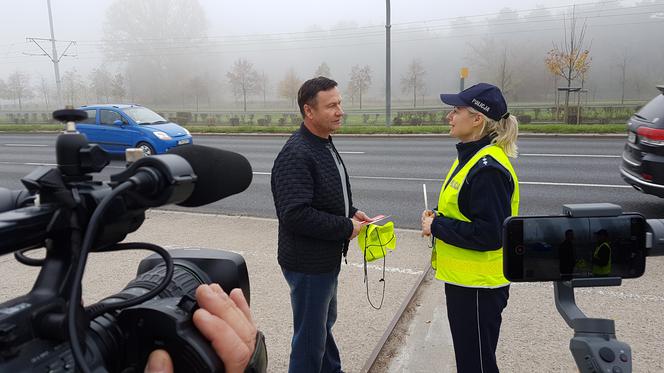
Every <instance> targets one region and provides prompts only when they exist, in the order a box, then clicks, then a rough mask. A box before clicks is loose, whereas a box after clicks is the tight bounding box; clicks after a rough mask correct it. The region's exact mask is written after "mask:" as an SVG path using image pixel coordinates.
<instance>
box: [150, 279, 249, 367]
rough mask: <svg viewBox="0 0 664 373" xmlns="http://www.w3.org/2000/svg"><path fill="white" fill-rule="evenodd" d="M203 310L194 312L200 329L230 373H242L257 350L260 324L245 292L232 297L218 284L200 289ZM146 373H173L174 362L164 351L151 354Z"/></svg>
mask: <svg viewBox="0 0 664 373" xmlns="http://www.w3.org/2000/svg"><path fill="white" fill-rule="evenodd" d="M196 300H197V301H198V305H199V306H200V308H199V309H198V310H196V312H195V313H194V317H193V320H194V324H195V325H196V328H198V330H199V331H200V332H201V334H203V336H205V338H207V339H208V340H209V341H210V344H211V345H212V347H213V348H214V350H215V351H216V352H217V355H218V356H219V358H220V359H221V360H222V361H223V362H224V367H225V369H226V372H227V373H242V372H244V370H245V368H246V367H247V365H248V364H249V361H250V360H251V357H252V355H253V354H254V349H255V347H256V324H255V323H254V320H253V318H252V316H251V310H250V309H249V305H248V304H247V301H246V299H245V298H244V294H242V290H240V289H233V291H231V293H230V296H229V295H227V294H226V293H225V292H224V290H223V289H222V288H221V286H219V285H217V284H212V285H201V286H199V287H198V289H196ZM145 372H146V373H172V372H173V362H172V360H171V358H170V356H169V355H168V353H167V352H166V351H164V350H156V351H153V352H152V353H151V354H150V357H149V358H148V363H147V365H146V367H145Z"/></svg>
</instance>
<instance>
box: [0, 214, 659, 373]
mask: <svg viewBox="0 0 664 373" xmlns="http://www.w3.org/2000/svg"><path fill="white" fill-rule="evenodd" d="M276 236H277V222H276V220H274V219H258V218H248V217H237V216H221V215H212V214H197V213H183V212H172V211H161V210H155V211H149V212H148V213H147V219H146V221H145V223H144V224H143V226H142V227H141V228H140V229H139V230H138V231H137V232H135V233H132V234H130V235H129V237H128V239H127V240H126V241H143V242H151V243H156V244H159V245H162V246H164V247H166V248H167V249H172V248H180V247H207V248H213V249H226V250H230V251H233V252H237V253H239V254H241V255H243V256H244V258H245V260H246V262H247V267H248V269H249V277H250V280H251V299H252V310H253V312H254V316H255V319H256V320H257V322H258V325H259V328H260V329H261V330H263V331H264V332H265V335H266V338H267V345H268V351H269V360H270V362H269V372H285V371H287V365H288V353H289V345H290V337H291V333H292V315H291V310H290V304H289V297H288V287H287V285H286V283H285V281H284V280H283V276H282V274H281V271H280V269H279V266H278V264H277V260H276V253H277V249H276V242H277V240H276ZM429 250H430V249H429V248H428V247H427V245H426V241H425V240H424V239H422V238H421V237H420V234H419V232H417V231H413V230H401V229H398V230H397V250H395V251H394V252H390V253H389V255H388V256H387V259H386V260H387V268H386V292H385V301H384V305H383V307H382V308H381V309H380V310H374V309H373V308H372V307H371V306H370V305H369V303H368V301H367V294H366V288H365V284H364V282H363V268H362V261H361V255H360V252H359V249H358V247H357V244H356V241H354V243H353V244H352V245H351V249H350V251H349V256H348V264H343V265H342V270H341V274H340V276H339V301H338V306H339V318H338V321H337V324H336V326H335V328H334V333H335V338H336V339H337V342H338V345H339V348H340V351H341V355H342V363H343V366H344V370H345V371H347V372H360V371H361V368H362V367H363V366H364V363H365V361H366V359H367V358H368V357H369V355H370V353H371V352H372V350H373V348H374V346H375V345H376V343H377V342H378V341H379V340H380V338H381V336H382V335H383V332H384V330H385V328H386V327H387V325H388V324H389V323H390V321H391V320H392V318H393V316H394V314H395V312H396V310H397V309H398V308H399V307H400V306H401V303H402V302H403V300H404V298H405V296H406V294H407V293H408V292H409V291H410V290H411V288H412V287H413V285H414V284H415V282H416V280H417V279H418V277H419V276H420V275H421V274H422V272H423V270H424V269H425V268H427V266H428V261H429V257H430V251H429ZM146 255H147V254H146V253H144V252H141V251H132V252H122V253H105V254H93V255H91V258H90V260H89V263H88V267H87V269H86V274H85V280H84V287H83V289H84V300H85V302H86V304H90V303H92V302H94V301H96V300H99V299H101V298H103V297H105V296H108V295H111V294H114V293H116V292H118V291H119V290H120V289H122V288H123V287H124V286H125V285H126V283H127V282H129V281H130V280H131V279H133V278H134V275H135V271H136V268H137V265H138V262H139V261H140V260H141V259H142V258H143V257H145V256H146ZM662 268H664V257H659V258H649V259H648V266H647V269H646V274H645V275H644V276H643V277H642V278H640V279H636V280H627V281H625V282H624V285H623V286H621V287H611V288H593V289H581V290H577V302H578V303H579V305H580V306H581V308H582V310H584V311H585V312H586V314H587V315H588V316H590V317H604V318H612V319H615V320H616V332H617V335H618V338H619V339H620V340H622V341H624V342H627V343H629V344H630V345H631V346H632V352H633V359H634V371H635V372H662V371H664V358H662V355H661V351H662V349H663V348H664V317H662V312H661V310H662V309H664V271H662ZM381 273H382V262H381V261H377V262H373V263H370V265H369V278H370V282H369V289H370V296H371V299H372V300H373V301H374V303H375V302H376V301H378V300H380V296H381V290H382V287H381V283H379V282H378V280H379V278H380V274H381ZM36 274H37V269H35V268H30V267H25V266H22V265H20V264H18V263H17V262H15V260H14V259H13V257H12V256H11V255H5V256H3V257H0V276H1V278H2V281H0V295H1V297H2V298H1V300H2V301H4V300H7V299H11V298H12V297H15V296H17V295H20V294H23V293H25V292H27V291H29V290H30V288H31V286H32V284H33V282H34V279H35V276H36ZM431 277H432V276H431V275H430V274H429V275H428V276H427V277H426V278H425V281H424V284H423V286H422V287H421V288H420V291H419V293H418V294H416V299H415V302H414V304H413V305H412V306H411V307H410V308H409V309H408V310H407V313H406V317H405V322H403V323H400V324H398V325H397V327H396V329H395V330H396V332H395V336H394V338H392V339H391V340H390V341H389V342H388V346H387V348H386V350H385V351H384V352H385V353H383V354H381V356H380V359H381V360H380V361H379V362H378V364H377V365H376V366H375V369H374V370H372V372H453V371H454V354H453V347H452V343H451V337H450V336H449V326H448V325H447V316H446V310H445V303H444V296H443V286H442V283H441V282H440V281H437V280H434V279H432V278H431ZM572 334H573V332H572V330H571V329H569V328H568V327H567V325H566V324H565V323H564V322H563V320H562V318H561V317H560V316H559V315H558V313H557V311H556V310H555V306H554V303H553V288H552V286H551V284H550V283H526V284H512V286H511V290H510V299H509V303H508V306H507V308H506V310H505V312H504V313H503V327H502V329H501V338H500V341H499V345H498V352H497V357H498V362H499V366H500V368H501V370H502V371H504V372H532V371H538V372H575V371H576V368H575V365H574V362H573V359H572V357H571V355H570V353H569V349H568V345H569V339H570V338H571V337H572Z"/></svg>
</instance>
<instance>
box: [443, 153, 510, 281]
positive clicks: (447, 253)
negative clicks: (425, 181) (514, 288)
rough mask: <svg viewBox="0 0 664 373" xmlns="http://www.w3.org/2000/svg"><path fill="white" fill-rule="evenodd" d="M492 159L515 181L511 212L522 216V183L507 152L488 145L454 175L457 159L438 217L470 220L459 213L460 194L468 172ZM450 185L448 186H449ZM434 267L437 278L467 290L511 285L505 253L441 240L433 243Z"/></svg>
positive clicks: (450, 173) (501, 250) (445, 186)
mask: <svg viewBox="0 0 664 373" xmlns="http://www.w3.org/2000/svg"><path fill="white" fill-rule="evenodd" d="M487 156H490V157H491V158H493V159H495V160H496V161H497V162H498V163H500V164H501V165H502V166H503V167H505V169H506V170H507V171H509V173H510V175H512V180H513V181H514V192H513V193H512V200H511V208H512V215H513V216H514V215H518V213H519V180H518V178H517V176H516V173H515V172H514V168H513V167H512V164H511V163H510V161H509V159H508V158H507V155H506V154H505V152H504V151H503V150H502V149H501V148H500V147H498V146H496V145H487V146H485V147H484V148H482V149H480V150H479V151H478V152H477V153H475V155H474V156H473V157H472V158H471V159H470V160H469V161H468V163H466V164H465V165H464V166H463V167H462V168H461V170H459V172H457V173H456V175H454V177H453V178H452V179H451V180H450V178H451V176H452V172H454V170H455V169H456V167H457V165H458V164H459V160H458V159H456V160H455V161H454V164H453V165H452V168H450V171H449V172H448V174H447V176H446V177H445V181H444V182H443V187H442V188H441V191H440V196H439V197H438V213H439V214H442V215H443V216H445V217H448V218H451V219H457V220H461V221H465V222H470V221H471V220H470V219H468V218H467V217H466V216H464V215H463V214H462V213H461V211H460V210H459V192H460V191H461V188H462V187H463V185H464V182H465V180H466V177H467V176H468V172H469V171H470V169H471V168H473V166H474V165H475V164H476V163H477V162H479V161H480V160H481V159H482V158H484V157H487ZM448 181H449V182H448ZM431 266H432V267H433V268H434V269H435V270H436V278H437V279H439V280H442V281H445V282H447V283H450V284H455V285H460V286H466V287H482V288H497V287H501V286H505V285H507V284H509V281H508V280H507V279H506V278H505V276H503V249H502V247H501V248H499V249H497V250H491V251H477V250H471V249H465V248H463V247H458V246H454V245H452V244H449V243H447V242H445V241H444V237H443V239H442V240H440V239H437V238H436V239H434V246H433V253H432V255H431Z"/></svg>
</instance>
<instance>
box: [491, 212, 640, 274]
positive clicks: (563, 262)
mask: <svg viewBox="0 0 664 373" xmlns="http://www.w3.org/2000/svg"><path fill="white" fill-rule="evenodd" d="M503 228H504V232H503V264H504V274H505V277H506V278H507V279H508V280H510V281H516V282H518V281H521V282H536V281H564V280H570V279H573V278H593V277H621V278H634V277H639V276H641V275H643V272H644V271H645V263H646V259H645V257H646V248H645V230H646V222H645V219H644V217H643V216H641V215H639V214H623V215H621V216H617V217H590V218H589V217H568V216H549V217H537V216H533V217H512V218H509V219H507V220H506V221H505V224H504V225H503Z"/></svg>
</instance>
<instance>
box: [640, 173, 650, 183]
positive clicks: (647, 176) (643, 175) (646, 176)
mask: <svg viewBox="0 0 664 373" xmlns="http://www.w3.org/2000/svg"><path fill="white" fill-rule="evenodd" d="M641 177H642V178H643V180H648V181H652V175H651V174H647V173H645V172H644V173H642V174H641Z"/></svg>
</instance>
